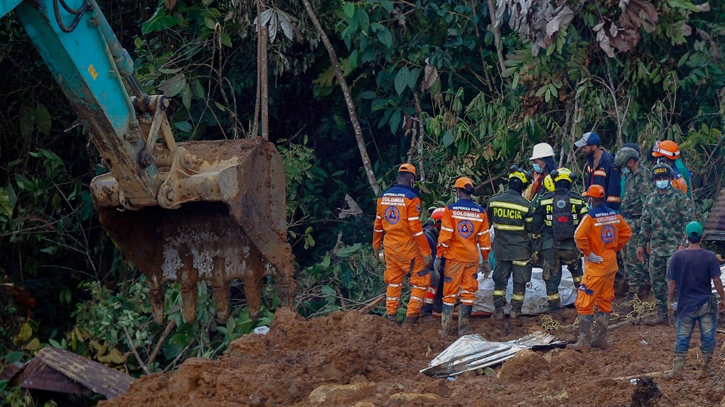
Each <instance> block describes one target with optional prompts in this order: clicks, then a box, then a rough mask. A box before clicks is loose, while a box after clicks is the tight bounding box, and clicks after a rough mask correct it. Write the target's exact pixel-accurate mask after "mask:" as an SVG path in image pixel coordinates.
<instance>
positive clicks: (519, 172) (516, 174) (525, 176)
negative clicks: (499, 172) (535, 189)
mask: <svg viewBox="0 0 725 407" xmlns="http://www.w3.org/2000/svg"><path fill="white" fill-rule="evenodd" d="M509 171H510V173H509V181H510V180H512V179H514V178H515V179H518V180H519V181H521V183H522V184H524V185H527V184H528V183H530V182H531V173H530V172H527V171H524V170H523V169H521V168H519V167H517V166H515V165H512V166H511V168H509Z"/></svg>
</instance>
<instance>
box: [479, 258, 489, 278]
mask: <svg viewBox="0 0 725 407" xmlns="http://www.w3.org/2000/svg"><path fill="white" fill-rule="evenodd" d="M478 272H479V273H483V278H488V276H489V275H490V274H491V263H489V262H488V260H484V261H482V262H480V263H478Z"/></svg>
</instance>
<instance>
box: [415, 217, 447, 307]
mask: <svg viewBox="0 0 725 407" xmlns="http://www.w3.org/2000/svg"><path fill="white" fill-rule="evenodd" d="M445 210H446V208H436V209H434V210H433V212H432V213H431V214H430V219H428V221H427V222H425V223H424V224H423V232H424V233H425V238H426V240H428V246H430V250H431V253H432V254H433V257H435V255H436V246H437V245H438V235H440V231H441V223H442V221H443V212H445ZM431 267H433V265H431ZM445 267H446V264H445V259H443V261H441V269H440V273H436V272H435V270H430V273H431V278H430V285H429V286H428V292H427V293H426V294H425V299H424V300H423V308H421V309H420V316H421V317H427V316H431V315H433V313H434V312H435V313H438V314H440V313H441V310H442V307H443V301H442V300H443V273H444V270H445Z"/></svg>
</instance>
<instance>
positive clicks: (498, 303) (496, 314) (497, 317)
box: [491, 295, 506, 321]
mask: <svg viewBox="0 0 725 407" xmlns="http://www.w3.org/2000/svg"><path fill="white" fill-rule="evenodd" d="M505 302H506V299H505V298H504V297H503V296H501V295H494V296H493V305H494V307H496V309H495V310H494V311H493V315H491V318H493V320H494V321H503V319H504V313H503V306H504V305H505V304H504V303H505Z"/></svg>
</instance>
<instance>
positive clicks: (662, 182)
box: [655, 179, 671, 189]
mask: <svg viewBox="0 0 725 407" xmlns="http://www.w3.org/2000/svg"><path fill="white" fill-rule="evenodd" d="M655 185H657V188H659V189H667V188H669V187H670V185H671V184H670V180H668V179H658V180H657V181H655Z"/></svg>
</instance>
